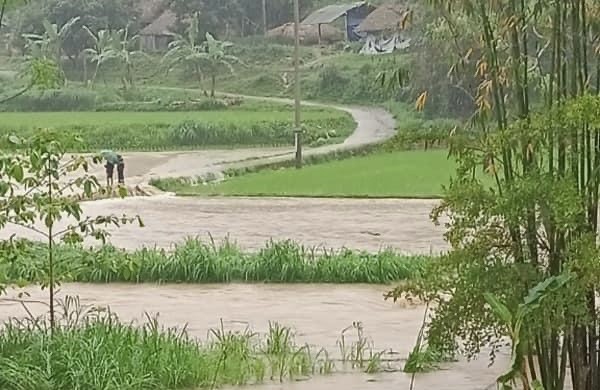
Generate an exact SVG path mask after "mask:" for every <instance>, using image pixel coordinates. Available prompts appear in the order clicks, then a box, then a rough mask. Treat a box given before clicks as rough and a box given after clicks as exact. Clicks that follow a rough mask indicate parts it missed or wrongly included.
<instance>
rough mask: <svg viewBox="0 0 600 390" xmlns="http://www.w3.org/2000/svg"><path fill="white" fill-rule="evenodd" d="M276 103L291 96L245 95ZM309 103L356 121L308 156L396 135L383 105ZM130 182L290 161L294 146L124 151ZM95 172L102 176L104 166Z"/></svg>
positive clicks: (309, 152) (145, 181)
mask: <svg viewBox="0 0 600 390" xmlns="http://www.w3.org/2000/svg"><path fill="white" fill-rule="evenodd" d="M245 98H247V99H257V100H258V99H260V100H266V101H271V102H277V103H285V104H287V103H290V100H288V99H278V98H257V97H245ZM303 104H304V105H308V106H321V107H328V108H336V109H339V110H342V111H346V112H348V113H349V114H350V115H352V117H353V118H354V121H355V122H356V124H357V127H356V130H355V131H354V132H353V133H352V135H350V136H349V137H348V138H347V139H346V140H345V141H344V142H343V143H341V144H335V145H325V146H321V147H317V148H311V149H306V151H305V152H304V155H305V156H310V155H315V154H326V153H329V152H332V151H334V150H343V149H351V148H356V147H360V146H364V145H369V144H374V143H379V142H382V141H385V140H386V139H389V138H391V137H393V136H394V134H395V125H396V123H395V120H394V117H393V116H392V115H391V114H390V113H389V112H387V111H385V110H383V109H380V108H367V107H341V106H332V105H326V104H320V103H303ZM124 157H125V160H126V163H127V182H128V184H129V185H134V186H136V185H139V186H145V185H147V184H148V182H149V181H150V180H151V179H152V178H158V177H160V178H166V177H198V176H207V175H213V176H217V177H218V176H219V175H220V174H221V172H223V171H224V170H226V169H228V168H234V167H244V166H252V165H260V164H264V163H267V162H277V161H285V160H291V159H293V158H294V148H293V147H287V148H246V149H209V150H201V151H190V152H138V153H126V154H124ZM92 174H94V175H96V176H98V177H103V175H104V171H103V168H102V167H96V169H95V170H94V171H93V172H92Z"/></svg>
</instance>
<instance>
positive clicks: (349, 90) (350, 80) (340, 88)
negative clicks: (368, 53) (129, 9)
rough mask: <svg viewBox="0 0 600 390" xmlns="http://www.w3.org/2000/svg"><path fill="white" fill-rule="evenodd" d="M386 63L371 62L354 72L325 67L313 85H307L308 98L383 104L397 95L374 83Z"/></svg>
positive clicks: (336, 67) (333, 66)
mask: <svg viewBox="0 0 600 390" xmlns="http://www.w3.org/2000/svg"><path fill="white" fill-rule="evenodd" d="M385 66H387V62H384V61H379V62H371V63H366V64H364V65H363V66H362V67H361V68H359V69H357V70H355V71H349V70H346V71H343V70H341V68H340V67H338V66H336V65H327V66H325V67H324V68H323V69H322V70H321V71H320V72H319V73H318V76H317V80H316V82H315V83H314V84H311V83H307V86H306V87H305V88H307V90H308V97H309V98H310V99H315V100H319V99H321V100H335V101H341V102H370V103H373V102H380V103H381V102H384V101H387V100H389V99H391V98H393V97H395V96H396V95H397V94H396V93H395V92H394V91H389V90H386V89H383V88H381V87H380V86H379V85H377V83H376V81H375V80H376V79H377V77H378V75H379V74H380V73H381V71H382V69H384V67H385Z"/></svg>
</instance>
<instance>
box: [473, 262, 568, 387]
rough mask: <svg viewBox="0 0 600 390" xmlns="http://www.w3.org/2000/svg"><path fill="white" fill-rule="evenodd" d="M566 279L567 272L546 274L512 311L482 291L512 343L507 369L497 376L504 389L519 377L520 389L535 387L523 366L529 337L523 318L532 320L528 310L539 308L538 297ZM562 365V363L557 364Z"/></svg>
mask: <svg viewBox="0 0 600 390" xmlns="http://www.w3.org/2000/svg"><path fill="white" fill-rule="evenodd" d="M569 280H570V276H569V275H565V274H562V275H559V276H553V277H550V278H548V279H546V280H544V281H543V282H541V283H539V284H538V285H536V286H535V287H534V288H532V289H531V290H529V293H528V294H527V296H526V297H525V299H524V300H523V302H522V303H521V304H520V305H519V306H518V307H517V308H516V309H515V310H513V311H511V310H510V309H509V308H508V307H507V306H506V305H505V304H504V303H502V302H501V301H500V299H498V297H496V296H495V295H493V294H489V293H486V294H484V297H485V300H486V302H487V304H488V305H489V306H490V308H491V310H492V312H493V313H494V315H495V316H496V317H497V319H498V320H499V321H500V322H501V323H502V325H503V326H504V327H505V328H506V330H507V336H508V337H509V338H510V340H511V343H512V359H511V367H510V369H509V370H508V371H507V372H506V373H505V374H503V375H502V376H500V377H499V378H498V384H499V385H501V386H502V388H503V389H504V390H509V389H512V387H511V384H514V382H515V381H517V380H520V381H521V386H522V388H523V389H524V390H531V389H534V390H535V389H538V388H539V387H540V386H539V384H538V383H537V381H535V380H533V381H530V378H529V375H528V370H527V360H526V356H527V349H528V348H530V346H531V341H530V340H528V338H527V336H526V332H525V331H526V328H527V321H532V319H531V314H532V313H533V312H534V311H535V310H539V309H540V306H541V304H542V301H543V300H545V299H547V298H548V297H549V296H550V295H551V294H552V293H554V292H556V291H558V290H560V289H561V288H563V287H564V286H565V285H566V284H567V283H568V282H569ZM561 369H564V367H561Z"/></svg>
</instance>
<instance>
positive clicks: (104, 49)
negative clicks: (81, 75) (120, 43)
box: [83, 26, 116, 85]
mask: <svg viewBox="0 0 600 390" xmlns="http://www.w3.org/2000/svg"><path fill="white" fill-rule="evenodd" d="M83 29H84V31H85V32H87V34H88V35H89V36H90V38H91V39H92V41H93V42H94V45H93V47H89V48H87V49H85V50H84V51H83V55H84V64H85V63H86V62H87V61H88V60H90V61H91V62H92V63H93V64H96V68H95V70H94V75H93V76H92V81H91V85H94V84H95V83H96V79H97V77H98V71H99V70H100V67H101V66H102V64H104V63H105V62H106V61H108V60H110V59H112V58H115V57H116V50H115V49H114V43H113V36H112V35H111V34H110V32H109V31H108V30H100V31H98V33H97V34H96V33H94V32H93V31H92V30H90V29H89V28H88V27H87V26H83ZM86 79H87V78H86ZM86 81H87V80H86Z"/></svg>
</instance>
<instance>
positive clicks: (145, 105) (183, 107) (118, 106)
mask: <svg viewBox="0 0 600 390" xmlns="http://www.w3.org/2000/svg"><path fill="white" fill-rule="evenodd" d="M232 104H237V103H236V102H230V101H226V100H220V99H197V100H191V101H161V100H153V101H135V102H109V103H104V104H101V105H99V106H98V107H96V111H129V112H155V111H216V110H225V109H227V108H228V107H229V106H230V105H232Z"/></svg>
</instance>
